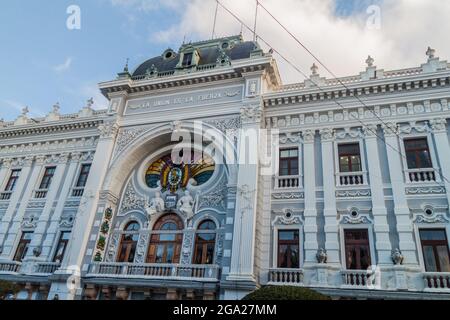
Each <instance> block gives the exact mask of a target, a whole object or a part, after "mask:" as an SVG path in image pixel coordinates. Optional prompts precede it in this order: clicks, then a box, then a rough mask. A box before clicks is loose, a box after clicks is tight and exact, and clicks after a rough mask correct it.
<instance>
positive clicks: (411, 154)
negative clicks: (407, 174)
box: [405, 138, 433, 169]
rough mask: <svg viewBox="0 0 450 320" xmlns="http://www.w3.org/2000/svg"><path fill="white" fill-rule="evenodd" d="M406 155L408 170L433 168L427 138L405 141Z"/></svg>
mask: <svg viewBox="0 0 450 320" xmlns="http://www.w3.org/2000/svg"><path fill="white" fill-rule="evenodd" d="M405 153H406V160H407V163H408V169H425V168H432V167H433V164H432V161H431V155H430V149H429V147H428V141H427V138H418V139H407V140H405Z"/></svg>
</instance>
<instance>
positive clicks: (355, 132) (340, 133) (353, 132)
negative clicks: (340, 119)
mask: <svg viewBox="0 0 450 320" xmlns="http://www.w3.org/2000/svg"><path fill="white" fill-rule="evenodd" d="M334 136H335V139H341V140H343V139H347V138H352V139H356V138H363V134H362V132H361V129H360V128H355V129H351V128H344V129H340V130H336V131H335V134H334Z"/></svg>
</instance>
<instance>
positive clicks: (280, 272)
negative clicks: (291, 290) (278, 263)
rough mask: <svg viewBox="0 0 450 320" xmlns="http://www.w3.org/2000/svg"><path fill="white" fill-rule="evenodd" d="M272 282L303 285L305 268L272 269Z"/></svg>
mask: <svg viewBox="0 0 450 320" xmlns="http://www.w3.org/2000/svg"><path fill="white" fill-rule="evenodd" d="M269 283H270V284H286V285H302V284H303V270H301V269H281V268H279V269H270V270H269Z"/></svg>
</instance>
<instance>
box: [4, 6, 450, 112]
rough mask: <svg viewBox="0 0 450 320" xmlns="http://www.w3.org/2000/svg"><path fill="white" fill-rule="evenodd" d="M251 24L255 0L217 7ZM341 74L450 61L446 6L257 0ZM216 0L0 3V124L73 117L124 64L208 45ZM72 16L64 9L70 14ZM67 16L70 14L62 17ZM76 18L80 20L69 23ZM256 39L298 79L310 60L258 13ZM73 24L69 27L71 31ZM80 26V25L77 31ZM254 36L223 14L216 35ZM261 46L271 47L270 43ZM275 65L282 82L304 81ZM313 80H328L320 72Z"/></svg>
mask: <svg viewBox="0 0 450 320" xmlns="http://www.w3.org/2000/svg"><path fill="white" fill-rule="evenodd" d="M220 1H221V2H222V3H223V4H224V5H225V6H227V7H228V8H229V9H230V10H232V11H233V12H234V13H235V14H236V15H238V16H239V17H240V18H241V19H242V20H243V21H244V22H245V23H246V24H248V25H249V26H251V27H253V23H254V21H253V19H254V10H255V4H256V1H255V0H220ZM259 1H260V2H261V3H262V4H263V5H264V6H265V7H266V8H267V9H268V10H270V11H271V12H272V14H273V15H274V16H276V17H277V18H278V19H279V20H280V21H281V22H282V23H283V24H285V25H286V27H287V28H288V29H289V30H291V31H292V32H293V33H294V34H295V35H296V36H297V37H298V38H299V39H300V40H301V41H302V42H303V43H304V44H305V45H306V46H307V47H308V48H309V49H310V50H311V51H312V52H313V53H314V54H316V55H317V56H318V57H319V58H320V59H321V60H322V62H324V63H325V64H326V65H327V67H329V68H330V69H331V70H332V71H333V72H334V73H336V74H337V75H339V76H347V75H354V74H358V73H359V72H361V71H363V70H364V68H365V66H366V65H365V63H364V61H365V60H366V59H367V56H368V55H369V54H370V55H371V56H372V57H374V58H375V64H376V65H377V66H378V67H379V68H381V69H385V70H389V69H400V68H407V67H416V66H420V64H422V63H425V62H426V56H425V52H426V49H427V47H428V46H432V47H433V48H435V49H436V51H437V55H438V56H440V57H441V58H442V59H444V60H446V59H448V60H450V42H449V41H448V34H449V31H450V19H448V16H449V15H450V1H448V0H435V1H429V0H259ZM215 3H216V2H215V0H70V1H66V0H40V1H29V0H15V1H8V2H5V3H2V5H1V6H0V24H1V25H0V43H1V46H0V70H1V72H0V119H1V118H3V119H5V120H6V121H10V120H14V119H15V118H17V116H18V115H20V113H21V110H22V108H23V107H24V106H28V107H29V109H30V116H31V117H41V116H45V115H46V114H47V113H49V112H50V111H51V109H52V106H53V105H54V104H55V103H56V102H59V104H60V105H61V112H62V113H74V112H78V111H79V110H80V109H81V108H82V107H83V106H84V105H85V104H86V101H87V99H89V98H91V97H93V98H94V101H95V104H94V107H95V108H97V109H101V108H105V107H106V106H107V100H106V99H105V98H104V97H103V96H102V95H101V94H100V92H99V90H98V87H97V84H98V83H99V82H102V81H108V80H112V79H114V78H115V77H116V75H117V73H118V72H120V71H122V70H123V67H124V65H125V62H126V59H127V58H129V59H130V69H131V70H133V69H134V68H136V67H137V66H138V65H139V64H140V63H142V62H144V61H145V60H146V59H149V58H151V57H154V56H157V55H160V54H162V52H163V51H164V50H165V49H167V48H169V47H170V48H172V49H174V50H178V48H179V47H180V45H181V44H182V43H183V41H196V40H205V39H209V38H211V34H212V28H213V18H214V12H215V7H216V4H215ZM73 6H76V8H79V10H80V11H79V13H80V14H79V16H78V15H74V12H75V13H76V11H73ZM68 9H70V10H68ZM68 11H69V12H68ZM74 17H76V18H78V17H79V19H75V20H74ZM258 17H259V18H258V24H257V33H258V34H259V35H260V36H261V37H262V38H263V39H264V40H266V41H267V42H269V43H270V46H271V47H273V48H275V49H276V50H277V51H280V52H281V53H282V54H283V55H284V56H285V57H287V58H288V59H289V60H291V61H292V62H293V63H294V64H295V65H296V66H297V67H298V68H300V69H301V70H302V71H303V72H304V73H306V74H309V73H310V70H309V69H310V67H311V65H312V63H313V62H314V59H313V58H312V57H311V56H309V55H308V54H307V53H306V52H305V51H304V50H303V49H302V48H301V47H299V46H298V45H297V44H296V43H295V42H294V40H293V39H292V38H290V37H289V36H288V35H287V34H286V32H284V31H283V30H282V29H281V28H280V27H279V26H278V25H277V24H276V22H275V21H273V20H272V19H271V18H270V16H269V15H268V14H267V13H266V12H264V11H263V10H260V11H259V15H258ZM68 20H69V27H68ZM78 21H79V22H80V23H79V28H78V24H77V22H78ZM241 30H243V36H244V38H245V39H246V40H251V39H252V34H251V32H250V31H248V30H246V29H245V27H244V28H243V29H242V26H241V24H240V23H239V22H237V21H236V20H234V18H233V17H231V16H230V15H229V14H228V13H227V12H225V11H224V9H222V8H220V7H219V11H218V15H217V25H216V34H215V36H216V37H221V36H229V35H235V34H239V33H240V32H241ZM263 48H264V49H266V50H268V48H267V47H266V46H264V45H263ZM275 58H276V59H277V62H278V65H279V69H280V73H281V75H282V78H283V82H284V83H293V82H302V81H303V80H304V78H303V76H302V75H301V74H299V73H298V72H297V71H296V70H295V69H293V68H292V67H291V66H289V65H288V64H287V63H285V62H284V61H283V60H282V59H281V58H280V57H279V56H277V55H275ZM319 73H320V74H321V75H323V76H326V77H331V76H330V75H328V74H326V72H324V71H323V70H320V69H319Z"/></svg>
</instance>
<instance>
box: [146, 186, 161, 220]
mask: <svg viewBox="0 0 450 320" xmlns="http://www.w3.org/2000/svg"><path fill="white" fill-rule="evenodd" d="M145 210H146V211H147V215H148V218H149V219H151V217H152V216H153V215H155V214H157V213H161V212H163V211H164V210H165V204H164V200H163V198H161V193H160V192H156V193H155V197H154V198H153V199H152V200H151V201H150V203H146V204H145Z"/></svg>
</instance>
